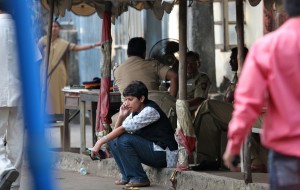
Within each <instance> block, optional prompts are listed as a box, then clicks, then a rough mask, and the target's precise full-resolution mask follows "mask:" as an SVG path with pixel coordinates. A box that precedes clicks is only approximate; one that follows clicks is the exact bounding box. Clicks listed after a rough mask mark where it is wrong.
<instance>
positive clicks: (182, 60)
mask: <svg viewBox="0 0 300 190" xmlns="http://www.w3.org/2000/svg"><path fill="white" fill-rule="evenodd" d="M186 34H187V1H186V0H179V69H178V74H179V88H178V89H179V93H178V95H179V96H178V97H179V99H180V100H186V98H187V92H186V89H187V88H186V79H187V74H186V50H187V44H186V41H187V37H186Z"/></svg>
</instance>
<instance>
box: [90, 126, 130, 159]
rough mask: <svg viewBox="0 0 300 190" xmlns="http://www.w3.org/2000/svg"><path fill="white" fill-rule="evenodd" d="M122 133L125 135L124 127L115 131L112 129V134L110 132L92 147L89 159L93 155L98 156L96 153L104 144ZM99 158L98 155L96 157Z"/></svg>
mask: <svg viewBox="0 0 300 190" xmlns="http://www.w3.org/2000/svg"><path fill="white" fill-rule="evenodd" d="M123 133H125V129H124V127H122V126H120V127H118V128H116V129H114V130H113V131H112V132H110V133H109V134H108V135H106V136H104V137H102V138H100V139H99V140H98V141H97V142H96V144H95V145H94V147H93V148H92V149H91V157H92V158H93V157H94V155H95V154H96V155H98V152H99V150H100V148H101V146H102V145H103V144H105V143H107V142H108V141H110V140H113V139H114V138H116V137H118V136H120V135H122V134H123ZM98 156H99V155H98Z"/></svg>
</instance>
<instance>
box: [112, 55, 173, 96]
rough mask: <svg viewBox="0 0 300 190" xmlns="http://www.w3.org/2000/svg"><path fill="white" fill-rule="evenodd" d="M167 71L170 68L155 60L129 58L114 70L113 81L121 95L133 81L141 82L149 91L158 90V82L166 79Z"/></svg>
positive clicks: (136, 57)
mask: <svg viewBox="0 0 300 190" xmlns="http://www.w3.org/2000/svg"><path fill="white" fill-rule="evenodd" d="M169 69H170V67H168V66H166V65H163V64H161V63H159V62H158V61H156V60H145V59H143V58H140V57H138V56H131V57H129V58H128V60H127V61H125V62H124V63H123V64H121V65H119V66H118V67H117V68H116V70H115V71H114V80H115V84H116V85H117V86H118V88H119V91H120V93H121V94H122V93H123V90H124V89H125V88H126V87H127V86H128V85H129V83H130V82H131V81H133V80H139V81H142V82H143V83H144V84H145V85H146V87H147V88H148V90H149V91H150V90H159V85H160V80H165V79H166V75H167V72H168V70H169ZM122 100H123V98H122Z"/></svg>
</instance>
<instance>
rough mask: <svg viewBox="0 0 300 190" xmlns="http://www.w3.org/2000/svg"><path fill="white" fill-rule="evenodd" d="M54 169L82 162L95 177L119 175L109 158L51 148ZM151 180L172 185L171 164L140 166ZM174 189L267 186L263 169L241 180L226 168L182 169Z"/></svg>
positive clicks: (76, 167) (74, 167) (235, 189)
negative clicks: (225, 169)
mask: <svg viewBox="0 0 300 190" xmlns="http://www.w3.org/2000/svg"><path fill="white" fill-rule="evenodd" d="M54 155H55V163H54V167H55V168H56V169H62V170H71V171H79V170H80V167H81V166H80V165H81V161H82V163H83V164H82V165H83V166H84V167H85V168H86V169H87V172H88V173H89V174H91V175H94V176H99V177H113V178H116V179H117V178H119V172H118V168H117V166H116V163H115V161H114V159H113V158H109V159H104V160H101V161H98V160H97V161H93V160H91V159H90V157H89V156H86V155H80V154H77V153H70V152H54ZM144 169H145V171H146V172H147V175H148V177H149V179H150V181H151V183H152V184H158V185H163V186H165V187H166V189H172V183H171V182H170V177H171V174H172V173H173V172H174V170H175V168H163V169H155V168H152V167H148V166H144ZM176 179H177V184H176V189H177V190H268V189H269V185H268V177H267V174H265V173H253V182H254V183H251V184H245V182H244V180H243V173H238V172H228V171H210V172H198V171H183V172H179V173H178V175H177V178H176Z"/></svg>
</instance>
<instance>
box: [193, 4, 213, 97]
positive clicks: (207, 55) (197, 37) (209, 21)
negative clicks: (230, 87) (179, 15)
mask: <svg viewBox="0 0 300 190" xmlns="http://www.w3.org/2000/svg"><path fill="white" fill-rule="evenodd" d="M187 12H188V18H187V23H188V26H187V27H188V31H187V36H188V37H187V41H188V44H187V46H188V48H189V50H192V51H195V52H197V53H199V54H200V58H201V60H202V65H201V68H200V71H202V72H205V73H207V74H208V76H209V78H210V79H211V82H212V86H211V89H210V92H217V87H216V72H215V70H216V69H215V40H214V18H213V4H212V3H197V2H195V1H194V3H193V4H192V5H191V7H188V10H187Z"/></svg>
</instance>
